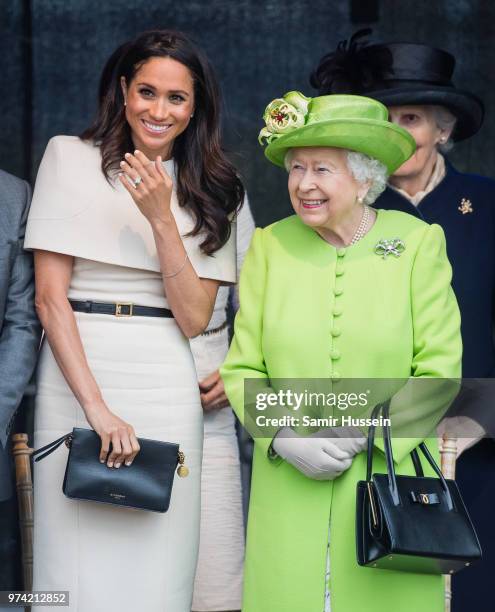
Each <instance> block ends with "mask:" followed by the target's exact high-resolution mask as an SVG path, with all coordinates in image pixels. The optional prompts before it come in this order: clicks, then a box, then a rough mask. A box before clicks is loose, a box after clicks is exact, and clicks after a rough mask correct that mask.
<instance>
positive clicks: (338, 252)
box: [337, 247, 347, 257]
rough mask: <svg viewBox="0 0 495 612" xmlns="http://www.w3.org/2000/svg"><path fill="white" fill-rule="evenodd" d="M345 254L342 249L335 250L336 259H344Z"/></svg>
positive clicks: (345, 251) (344, 250)
mask: <svg viewBox="0 0 495 612" xmlns="http://www.w3.org/2000/svg"><path fill="white" fill-rule="evenodd" d="M346 253H347V250H346V249H345V248H344V247H342V248H341V249H337V257H344V255H345V254H346Z"/></svg>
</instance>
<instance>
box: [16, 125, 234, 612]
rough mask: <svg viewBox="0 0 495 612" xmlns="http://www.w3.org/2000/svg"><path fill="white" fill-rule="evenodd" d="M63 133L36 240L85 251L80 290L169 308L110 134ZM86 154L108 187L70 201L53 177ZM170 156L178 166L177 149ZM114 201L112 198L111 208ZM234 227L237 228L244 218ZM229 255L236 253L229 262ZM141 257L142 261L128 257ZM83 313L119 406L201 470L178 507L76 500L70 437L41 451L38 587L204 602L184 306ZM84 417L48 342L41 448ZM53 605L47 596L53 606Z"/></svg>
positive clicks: (88, 296)
mask: <svg viewBox="0 0 495 612" xmlns="http://www.w3.org/2000/svg"><path fill="white" fill-rule="evenodd" d="M53 140H55V141H56V142H55V143H54V142H53ZM53 140H52V141H51V143H50V145H49V149H47V152H46V154H45V158H46V160H45V158H44V160H43V162H42V167H41V168H40V172H39V174H38V179H37V183H36V189H35V195H34V198H33V207H32V216H30V219H29V221H28V229H27V233H26V243H25V246H26V247H27V248H31V249H35V248H38V249H45V250H52V251H55V252H62V253H68V254H71V255H74V257H75V259H74V269H73V275H72V279H71V283H70V288H69V291H68V297H69V298H72V299H82V300H95V301H102V302H118V301H122V302H133V303H135V304H140V305H144V306H157V307H166V306H167V302H166V298H165V296H164V290H163V283H162V278H161V275H160V272H159V269H158V270H157V269H156V267H157V265H156V264H157V255H156V249H155V252H153V245H154V241H153V239H152V236H151V238H150V236H149V234H148V233H147V230H149V228H148V226H147V225H146V223H147V222H146V223H145V224H144V225H143V223H142V218H141V217H142V215H141V213H140V212H139V211H138V210H137V208H136V207H135V205H134V203H133V202H132V200H131V198H130V196H129V194H127V193H126V192H125V190H124V192H122V190H120V191H119V190H114V191H113V192H111V191H105V190H106V187H105V186H104V185H105V183H102V182H101V180H100V179H101V176H100V175H101V171H100V169H99V162H100V156H99V150H98V149H97V148H96V147H91V145H88V144H86V143H82V142H81V141H79V140H78V139H75V138H70V137H57V138H56V139H53ZM54 148H55V149H56V151H55V152H54ZM54 153H55V154H54ZM75 156H76V157H77V159H75ZM76 162H77V163H78V166H79V172H81V173H82V174H83V175H86V182H87V184H88V192H91V188H92V187H94V184H95V183H96V184H97V187H98V188H97V189H96V188H95V189H96V191H97V192H98V193H97V196H98V197H97V198H95V194H94V192H93V193H86V194H85V196H86V198H87V199H88V201H89V203H90V207H89V210H88V208H84V207H83V206H82V203H81V202H79V203H78V201H77V199H76V201H74V200H70V199H69V201H68V203H67V206H66V210H65V209H63V208H62V206H63V204H62V203H61V202H62V200H61V198H59V200H60V202H59V203H57V204H56V206H55V205H54V204H53V201H54V199H53V197H50V193H47V187H49V188H50V189H51V190H52V193H56V194H57V196H59V194H60V192H59V190H60V189H61V188H63V187H64V185H63V184H60V183H61V182H62V183H63V180H62V181H59V180H58V177H59V176H63V177H67V174H68V173H69V174H70V172H71V171H73V168H74V164H75V163H76ZM167 164H168V166H166V169H167V171H169V172H170V173H172V172H173V167H172V164H171V162H167ZM62 170H64V171H63V172H62ZM88 175H89V176H88ZM84 178H85V177H84V176H82V177H81V179H82V180H81V181H79V189H81V185H85V181H84ZM50 179H51V180H50ZM64 180H65V179H64ZM91 181H92V182H91ZM66 187H67V186H66ZM109 189H112V188H111V187H109ZM71 195H74V194H71ZM55 200H56V198H55ZM129 200H131V202H129ZM108 202H111V205H110V211H109V210H108V209H107V210H105V209H104V207H105V205H106V204H108ZM100 209H101V210H100ZM175 210H177V204H176V202H175ZM64 212H66V214H65V215H64V214H63V213H64ZM109 212H111V213H112V216H111V221H112V223H113V227H107V229H106V234H105V243H104V244H98V241H96V243H95V239H94V238H95V234H97V235H98V234H100V235H101V233H102V228H101V223H104V222H105V221H106V222H108V219H109V218H110V217H109ZM136 213H137V214H136ZM182 213H183V211H179V214H177V215H176V221H177V224H178V226H179V231H180V232H181V234H183V233H185V231H187V230H186V229H185V228H184V226H185V225H186V223H185V222H184V221H183V217H181V214H182ZM174 214H175V211H174ZM118 215H121V222H120V223H118V222H117V221H116V220H115V217H116V216H117V220H118V219H119V216H118ZM143 219H144V217H143ZM107 225H108V223H107ZM61 226H62V230H63V228H64V227H65V231H62V230H61ZM183 229H184V232H183V231H182V230H183ZM91 230H92V231H91ZM234 230H235V228H234ZM233 236H234V240H235V231H234V232H233ZM183 240H184V243H185V245H186V243H187V245H186V248H187V250H188V253H190V259H191V261H192V263H193V265H194V267H195V269H196V271H197V272H198V274H199V275H200V276H205V277H207V278H218V279H219V280H222V281H224V282H232V281H235V251H234V249H233V248H232V246H231V244H230V243H228V244H227V245H226V247H224V248H223V249H222V253H220V255H219V257H218V258H217V259H216V261H214V262H213V264H212V265H210V264H209V261H208V260H209V259H211V260H213V258H205V257H203V256H202V255H201V254H200V253H199V249H198V248H197V240H196V244H195V243H194V241H189V242H187V239H184V238H183ZM229 250H230V256H229V257H225V255H226V251H229ZM93 254H95V255H96V256H97V257H92V255H93ZM99 256H101V259H98V257H99ZM229 258H231V259H232V260H233V261H232V264H233V265H232V266H231V265H230V264H227V263H226V262H227V260H228V259H229ZM116 260H117V261H116ZM132 263H134V264H136V263H137V264H138V265H134V266H132V265H126V264H132ZM144 264H146V266H145V265H144ZM158 267H159V266H158ZM153 268H155V269H153ZM232 268H233V270H234V274H233V275H232ZM222 270H223V272H222ZM219 277H220V278H219ZM74 314H75V318H76V322H77V326H78V329H79V333H80V336H81V339H82V343H83V347H84V351H85V354H86V357H87V359H88V363H89V367H90V369H91V371H92V372H93V374H94V376H95V378H96V380H97V382H98V385H99V387H100V389H101V391H102V394H103V397H104V399H105V401H106V403H107V404H108V406H109V408H110V409H111V410H112V411H113V412H115V413H116V414H117V415H119V416H120V417H122V418H123V419H124V420H126V421H128V422H129V423H131V424H132V425H133V427H134V428H135V431H136V434H137V436H138V437H144V438H152V439H157V440H164V441H170V442H178V443H179V444H180V447H181V450H183V451H184V453H185V455H186V464H187V466H188V467H189V469H190V475H189V476H188V477H187V478H179V477H177V476H176V477H175V480H174V486H173V490H172V498H171V503H170V508H169V510H168V512H167V513H165V514H159V513H153V512H147V511H141V510H129V509H125V508H121V507H112V506H109V505H103V504H97V503H93V502H85V501H76V500H72V499H67V498H66V497H65V496H64V495H63V493H62V480H63V475H64V470H65V464H66V461H67V450H66V449H65V447H63V446H62V447H60V448H59V449H58V450H57V451H55V452H54V453H52V454H51V455H50V456H48V457H47V458H45V459H43V460H42V461H40V462H39V463H35V466H34V491H35V494H34V503H35V508H34V510H35V524H34V571H33V589H34V590H66V591H67V590H68V591H69V598H70V605H69V608H68V609H69V610H70V611H71V612H99V611H102V612H103V611H105V612H106V611H107V610H119V612H135V610H140V612H157V611H159V610H163V611H164V612H165V611H166V612H169V611H170V612H190V610H191V602H192V591H193V582H194V575H195V569H196V561H197V552H198V542H199V522H200V482H201V459H202V444H203V417H202V408H201V404H200V400H199V392H198V387H197V378H196V370H195V366H194V362H193V359H192V354H191V350H190V346H189V342H188V340H187V338H185V336H184V335H183V334H182V332H181V331H180V329H179V327H178V325H177V323H176V322H175V320H174V319H172V318H154V317H137V316H135V317H130V318H117V317H114V316H109V315H95V314H85V313H74ZM73 427H89V424H88V423H87V421H86V419H85V416H84V413H83V410H82V409H81V407H80V406H79V404H78V402H77V401H76V399H75V398H74V396H73V394H72V392H71V391H70V389H69V387H68V385H67V383H66V382H65V379H64V378H63V376H62V373H61V371H60V369H59V367H58V365H57V364H56V362H55V360H54V357H53V355H52V352H51V350H50V347H49V345H48V342H44V344H43V347H42V351H41V357H40V363H39V369H38V389H37V396H36V412H35V432H34V436H35V438H34V445H35V447H37V448H39V447H40V446H43V445H45V444H47V443H48V442H50V441H52V440H54V439H56V438H57V437H60V436H61V435H63V434H65V433H68V432H69V431H71V429H72V428H73ZM109 469H110V468H109ZM119 469H132V466H131V468H127V467H126V466H125V465H123V466H122V467H120V468H119ZM32 609H33V611H36V612H37V611H38V607H33V608H32ZM50 609H52V607H46V606H43V607H39V611H40V612H44V611H46V610H50ZM53 609H54V610H55V607H53Z"/></svg>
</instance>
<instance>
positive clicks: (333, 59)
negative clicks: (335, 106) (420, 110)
mask: <svg viewBox="0 0 495 612" xmlns="http://www.w3.org/2000/svg"><path fill="white" fill-rule="evenodd" d="M369 34H371V29H370V28H367V29H365V30H359V31H358V32H356V33H355V34H354V35H353V36H352V37H351V38H350V40H349V41H347V40H343V41H341V42H339V44H338V45H337V48H336V50H335V51H333V52H331V53H328V54H327V55H325V56H324V57H322V59H321V60H320V62H319V64H318V66H317V67H316V69H315V71H314V72H313V73H312V75H311V78H310V82H311V85H312V86H313V87H315V88H316V89H318V91H319V93H320V95H327V94H342V93H346V94H357V95H364V96H368V97H370V98H374V99H375V100H378V101H379V102H382V104H385V105H386V106H400V105H413V104H414V105H418V104H421V105H423V104H435V105H441V106H445V107H446V108H448V109H449V110H450V111H451V112H452V113H453V114H454V115H455V117H456V118H457V123H456V127H455V130H454V133H453V135H452V137H453V139H454V140H456V141H459V140H464V139H465V138H469V136H472V135H473V134H475V133H476V132H477V131H478V130H479V128H480V127H481V124H482V123H483V115H484V107H483V103H482V101H481V100H480V99H479V98H478V97H477V96H475V95H474V94H472V93H470V92H467V91H463V90H460V89H457V88H456V87H455V85H454V84H453V83H452V75H453V73H454V68H455V57H454V56H453V55H451V54H450V53H448V52H447V51H443V50H442V49H436V48H434V47H430V46H428V45H421V44H416V43H387V44H374V45H370V44H368V42H367V41H365V40H362V39H363V38H364V37H366V36H368V35H369Z"/></svg>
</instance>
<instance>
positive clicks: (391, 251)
mask: <svg viewBox="0 0 495 612" xmlns="http://www.w3.org/2000/svg"><path fill="white" fill-rule="evenodd" d="M405 249H406V245H405V244H404V243H403V242H402V240H401V239H400V238H391V239H390V240H386V239H385V238H382V239H381V240H380V241H379V242H378V243H377V245H376V246H375V253H376V254H377V255H380V256H381V257H383V259H387V257H388V256H389V255H395V257H399V256H400V254H401V253H403V252H404V251H405Z"/></svg>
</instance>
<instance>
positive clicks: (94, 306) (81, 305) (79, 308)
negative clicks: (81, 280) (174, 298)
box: [69, 300, 174, 318]
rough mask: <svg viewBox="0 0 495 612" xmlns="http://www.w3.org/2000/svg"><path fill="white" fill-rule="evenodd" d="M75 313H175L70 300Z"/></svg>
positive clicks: (133, 305) (167, 314) (168, 314)
mask: <svg viewBox="0 0 495 612" xmlns="http://www.w3.org/2000/svg"><path fill="white" fill-rule="evenodd" d="M69 304H70V305H71V306H72V310H74V311H75V312H87V313H93V314H107V315H113V316H114V317H169V318H173V316H174V315H173V313H172V311H171V310H169V309H168V308H155V307H154V306H138V305H137V304H133V303H132V302H113V303H108V302H91V301H89V300H86V301H82V300H69Z"/></svg>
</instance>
